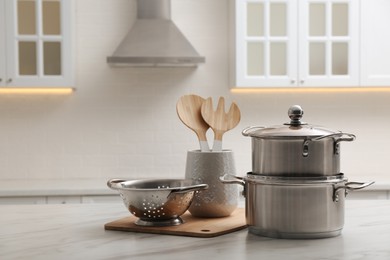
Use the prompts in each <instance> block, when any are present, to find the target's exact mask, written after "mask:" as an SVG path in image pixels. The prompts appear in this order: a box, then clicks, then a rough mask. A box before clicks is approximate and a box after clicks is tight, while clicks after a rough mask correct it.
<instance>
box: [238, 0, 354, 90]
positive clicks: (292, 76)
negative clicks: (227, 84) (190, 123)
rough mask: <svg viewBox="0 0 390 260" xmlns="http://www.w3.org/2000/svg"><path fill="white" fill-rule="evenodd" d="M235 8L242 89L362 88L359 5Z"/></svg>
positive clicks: (242, 1) (301, 2)
mask: <svg viewBox="0 0 390 260" xmlns="http://www.w3.org/2000/svg"><path fill="white" fill-rule="evenodd" d="M235 3H236V4H235V15H236V17H235V26H236V30H235V33H236V34H235V71H234V74H235V82H234V85H235V86H236V87H297V86H300V87H305V86H309V87H313V86H328V87H333V86H334V87H339V86H356V85H359V48H358V47H359V45H358V44H359V1H357V0H297V1H289V0H236V1H235Z"/></svg>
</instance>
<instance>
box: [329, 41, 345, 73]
mask: <svg viewBox="0 0 390 260" xmlns="http://www.w3.org/2000/svg"><path fill="white" fill-rule="evenodd" d="M332 74H333V75H348V43H345V42H335V43H333V44H332Z"/></svg>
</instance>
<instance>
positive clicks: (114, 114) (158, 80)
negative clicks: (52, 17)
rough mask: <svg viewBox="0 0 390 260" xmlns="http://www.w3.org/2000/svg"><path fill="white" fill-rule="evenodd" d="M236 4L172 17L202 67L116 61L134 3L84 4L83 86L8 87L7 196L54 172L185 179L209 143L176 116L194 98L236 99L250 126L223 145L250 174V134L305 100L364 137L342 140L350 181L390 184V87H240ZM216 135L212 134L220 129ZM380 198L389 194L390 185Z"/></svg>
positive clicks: (203, 0)
mask: <svg viewBox="0 0 390 260" xmlns="http://www.w3.org/2000/svg"><path fill="white" fill-rule="evenodd" d="M379 2H380V1H379ZM382 2H385V1H382ZM232 7H233V1H229V0H196V1H194V0H172V13H171V14H172V20H173V21H174V22H175V24H176V25H177V26H178V27H179V28H180V29H181V31H182V32H183V33H184V35H185V36H186V37H187V39H188V40H189V41H190V42H191V43H192V44H193V46H194V47H195V48H196V49H197V51H198V52H199V53H200V54H201V55H203V56H205V57H206V62H205V63H204V64H201V65H199V66H198V67H196V68H159V67H156V68H137V67H130V68H129V67H126V68H113V67H111V66H109V65H108V64H107V62H106V57H107V56H109V55H111V54H112V52H113V51H114V50H115V48H116V47H117V46H118V44H119V43H120V42H121V40H122V39H123V37H124V36H125V35H126V33H127V32H128V30H129V29H130V27H131V25H132V23H133V22H134V20H135V18H136V2H135V1H129V0H116V1H110V0H77V1H74V5H73V8H74V20H73V26H72V27H71V32H72V35H73V54H74V57H73V58H74V86H72V87H74V89H75V91H74V92H72V93H70V94H31V93H21V94H20V93H19V94H10V93H2V94H0V111H1V113H0V122H1V123H0V133H1V135H0V167H1V171H0V183H3V184H2V185H1V186H2V188H3V193H2V195H3V197H7V196H8V201H9V198H10V197H12V196H19V195H20V194H21V193H20V194H17V193H16V192H12V191H10V187H11V188H12V187H16V189H17V187H18V186H19V185H22V186H23V185H24V186H25V187H28V186H29V183H39V182H40V181H42V182H46V183H47V181H48V180H53V181H54V182H52V183H61V181H65V182H67V183H72V182H74V183H77V182H78V181H83V182H84V183H86V184H85V185H86V186H87V187H89V188H90V189H94V188H95V187H91V184H90V183H101V184H102V185H101V186H102V187H103V186H104V185H105V181H106V180H108V179H109V178H114V177H121V178H128V179H132V178H158V177H169V178H180V177H183V176H184V170H185V162H186V153H187V151H188V150H193V149H199V147H198V141H197V138H196V136H195V134H194V133H193V132H192V131H191V130H189V129H188V128H187V127H185V126H184V125H183V124H182V122H181V121H180V120H179V118H178V116H177V114H176V102H177V101H178V99H179V98H180V97H181V96H182V95H186V94H197V95H199V96H202V97H204V98H207V97H213V98H214V100H215V101H216V100H217V98H218V97H219V96H224V97H225V99H226V101H227V104H230V102H231V101H235V102H236V103H237V104H238V106H239V107H240V109H241V122H240V123H239V125H238V126H237V127H236V128H235V129H233V130H232V131H229V132H227V133H226V134H225V135H224V139H223V141H224V142H223V147H224V149H232V150H233V151H234V153H235V160H236V167H237V173H238V175H244V174H246V172H248V171H250V170H251V144H250V142H251V140H250V138H245V137H243V136H242V135H241V130H242V129H243V128H245V127H246V126H250V125H260V126H270V125H277V124H282V123H285V122H287V121H288V120H289V119H288V117H287V110H288V108H289V107H290V106H291V105H294V104H299V105H301V106H302V108H303V109H304V111H305V114H304V121H305V122H308V123H310V124H315V125H323V126H326V127H328V128H330V129H335V130H336V129H338V130H342V131H344V132H347V133H353V134H356V136H357V139H356V141H354V142H351V143H348V142H347V143H342V145H341V151H342V152H341V170H342V171H343V172H344V173H345V174H346V175H347V176H348V177H349V178H351V179H354V180H362V181H365V180H367V179H373V180H376V183H377V185H387V184H389V183H390V177H389V173H388V161H389V155H390V137H389V133H390V119H389V113H388V111H389V110H390V102H389V100H390V90H389V89H376V90H375V91H371V90H370V87H367V88H364V89H363V90H361V89H359V90H356V91H350V90H344V89H342V90H340V89H337V88H336V89H333V91H329V90H326V89H321V90H316V89H307V90H304V91H302V90H298V91H290V90H285V91H278V90H277V89H274V91H253V92H245V91H240V90H236V89H235V90H233V91H232V88H233V87H234V84H235V83H234V82H233V81H232V80H231V78H232V77H231V76H232V73H233V72H232V66H231V65H232V55H234V52H233V50H234V48H233V42H232V38H231V35H232V34H231V33H232V31H233V30H234V28H233V27H232V19H234V18H232V13H231V8H232ZM387 51H388V50H387ZM377 59H378V60H377V62H378V64H381V66H380V67H381V68H383V70H384V71H386V72H387V73H388V74H389V75H390V64H389V60H390V59H388V57H386V56H381V55H379V56H378V57H377ZM389 86H390V80H389ZM356 87H357V86H356ZM371 87H372V86H371ZM371 89H372V88H371ZM208 136H209V140H210V141H211V140H212V138H213V135H212V131H211V130H209V133H208ZM96 180H98V181H99V182H97V181H96ZM56 181H59V182H56ZM88 181H90V182H88ZM88 183H89V184H88ZM35 185H37V184H35ZM59 186H61V184H59ZM76 186H77V184H76ZM19 187H20V186H19ZM99 187H100V186H99ZM383 187H384V186H383ZM387 187H390V186H387ZM104 188H106V187H104ZM104 188H101V189H102V190H103V189H104ZM42 189H44V188H42ZM51 189H55V185H54V186H51ZM69 189H71V187H70V188H69ZM81 189H82V187H80V190H81ZM96 189H98V187H96ZM4 190H8V191H9V193H8V195H7V194H6V193H5V191H4ZM64 190H66V189H65V188H64ZM107 190H108V188H107ZM107 192H109V191H107ZM22 193H23V192H22ZM102 193H103V194H104V192H102ZM34 194H36V195H42V196H43V195H45V194H43V193H39V192H36V193H34ZM22 195H23V196H27V195H28V194H24V193H23V194H22ZM57 195H64V196H65V195H66V194H65V193H63V194H57ZM70 195H72V194H70ZM73 195H80V194H79V193H76V192H75V194H73ZM81 195H82V194H81ZM94 195H97V192H95V193H94ZM378 196H379V197H382V198H387V197H388V192H387V191H385V192H382V193H380V194H379V195H378ZM6 199H7V198H6Z"/></svg>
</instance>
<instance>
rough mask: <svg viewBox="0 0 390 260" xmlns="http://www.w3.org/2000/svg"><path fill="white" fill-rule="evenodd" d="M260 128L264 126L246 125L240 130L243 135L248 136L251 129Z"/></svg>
mask: <svg viewBox="0 0 390 260" xmlns="http://www.w3.org/2000/svg"><path fill="white" fill-rule="evenodd" d="M262 128H265V127H264V126H248V127H246V128H245V129H244V130H242V132H241V133H242V135H243V136H249V135H250V133H251V132H252V130H255V129H262Z"/></svg>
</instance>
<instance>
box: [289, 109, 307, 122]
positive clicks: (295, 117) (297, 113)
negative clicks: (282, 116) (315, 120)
mask: <svg viewBox="0 0 390 260" xmlns="http://www.w3.org/2000/svg"><path fill="white" fill-rule="evenodd" d="M288 116H289V117H290V119H291V121H290V125H301V124H302V122H301V118H302V116H303V110H302V108H301V106H298V105H294V106H291V107H290V108H289V109H288ZM303 124H304V123H303Z"/></svg>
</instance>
